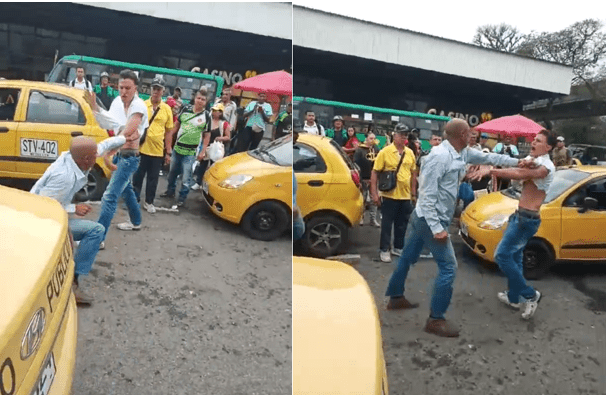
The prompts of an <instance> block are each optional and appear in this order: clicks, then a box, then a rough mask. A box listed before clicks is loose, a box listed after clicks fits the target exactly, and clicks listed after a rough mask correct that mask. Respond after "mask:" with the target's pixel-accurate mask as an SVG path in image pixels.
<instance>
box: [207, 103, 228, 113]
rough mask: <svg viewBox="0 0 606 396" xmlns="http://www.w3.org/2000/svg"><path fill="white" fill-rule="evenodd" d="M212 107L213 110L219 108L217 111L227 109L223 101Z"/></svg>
mask: <svg viewBox="0 0 606 396" xmlns="http://www.w3.org/2000/svg"><path fill="white" fill-rule="evenodd" d="M210 109H211V110H217V111H225V107H224V106H223V103H217V104H215V105H214V106H213V107H211V108H210Z"/></svg>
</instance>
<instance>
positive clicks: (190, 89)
mask: <svg viewBox="0 0 606 396" xmlns="http://www.w3.org/2000/svg"><path fill="white" fill-rule="evenodd" d="M78 66H80V67H84V70H85V73H86V79H88V80H89V81H90V82H91V83H92V84H93V86H95V85H97V84H99V81H100V75H101V73H102V72H107V73H108V74H109V83H110V85H111V86H112V87H113V88H116V89H117V88H118V76H119V74H120V72H121V71H122V70H124V69H130V70H132V71H134V72H135V73H137V75H138V76H139V96H140V97H141V98H142V99H147V98H149V96H150V94H151V82H152V80H153V79H154V78H156V77H162V79H163V80H164V81H165V82H166V90H165V91H164V94H165V95H167V96H168V95H172V94H173V92H174V90H175V88H176V87H179V88H181V99H183V102H184V103H189V102H190V99H191V98H193V95H194V94H195V93H196V91H198V90H199V89H200V88H201V87H203V86H205V87H206V89H207V90H208V97H209V99H210V98H214V97H219V96H220V95H221V90H222V89H223V84H224V79H223V77H220V76H212V75H210V74H203V73H194V72H189V71H185V70H177V69H168V68H165V67H157V66H149V65H141V64H138V63H128V62H120V61H114V60H109V59H101V58H93V57H91V56H82V55H69V56H65V57H63V58H61V59H60V60H59V62H57V64H56V65H55V67H53V70H52V71H51V72H50V74H49V77H48V82H54V83H60V84H69V82H70V81H71V80H73V79H74V78H76V68H77V67H78ZM209 102H212V101H211V100H209Z"/></svg>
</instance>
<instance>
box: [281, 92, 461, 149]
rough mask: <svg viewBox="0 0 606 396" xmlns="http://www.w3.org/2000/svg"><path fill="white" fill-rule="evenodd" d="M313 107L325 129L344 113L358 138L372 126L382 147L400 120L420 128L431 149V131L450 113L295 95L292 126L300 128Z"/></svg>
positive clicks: (423, 144)
mask: <svg viewBox="0 0 606 396" xmlns="http://www.w3.org/2000/svg"><path fill="white" fill-rule="evenodd" d="M310 110H311V111H313V112H314V113H315V116H316V122H317V123H319V124H320V125H322V126H323V127H324V128H326V129H332V127H333V125H332V120H333V117H335V116H341V117H343V121H344V122H345V127H350V126H353V127H354V128H356V136H357V138H358V140H360V141H361V142H363V141H364V140H365V139H366V137H365V136H366V134H367V133H368V131H369V129H370V130H371V131H372V132H374V133H375V135H376V137H377V139H378V140H379V148H383V147H384V146H385V145H386V144H387V143H388V141H387V138H388V136H390V134H391V132H392V131H393V130H394V126H395V125H396V124H399V123H403V124H406V125H408V127H410V128H411V129H412V128H417V129H418V130H419V137H420V139H421V148H422V149H423V150H429V148H430V147H431V146H430V145H429V140H430V139H431V135H432V133H436V132H437V133H441V132H442V131H443V130H444V125H445V124H446V123H447V122H448V121H449V120H450V118H449V117H444V116H438V115H433V114H425V113H418V112H413V111H403V110H395V109H385V108H380V107H373V106H366V105H359V104H351V103H344V102H335V101H329V100H323V99H315V98H303V97H300V96H295V97H293V126H294V127H295V128H297V126H298V128H299V129H301V128H302V126H303V123H304V122H305V113H306V112H307V111H310Z"/></svg>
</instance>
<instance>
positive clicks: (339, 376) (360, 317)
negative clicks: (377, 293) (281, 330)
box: [292, 256, 388, 395]
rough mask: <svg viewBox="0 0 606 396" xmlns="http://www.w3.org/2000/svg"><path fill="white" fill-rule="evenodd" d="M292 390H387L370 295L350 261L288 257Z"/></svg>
mask: <svg viewBox="0 0 606 396" xmlns="http://www.w3.org/2000/svg"><path fill="white" fill-rule="evenodd" d="M292 299H293V312H292V313H293V319H292V323H293V326H292V327H293V350H292V357H293V366H292V373H293V394H295V395H307V394H312V395H356V394H363V395H381V394H388V383H387V371H386V366H385V359H384V357H383V341H382V337H381V325H380V322H379V315H378V313H377V307H376V306H375V300H374V297H373V295H372V293H371V291H370V288H369V287H368V284H367V283H366V281H365V280H364V278H363V277H362V276H361V275H360V274H359V273H358V272H357V271H356V270H355V269H353V268H352V267H351V266H349V265H347V264H344V263H341V262H338V261H329V260H320V259H314V258H307V257H296V256H295V257H293V289H292Z"/></svg>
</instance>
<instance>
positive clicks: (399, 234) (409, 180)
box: [370, 124, 417, 263]
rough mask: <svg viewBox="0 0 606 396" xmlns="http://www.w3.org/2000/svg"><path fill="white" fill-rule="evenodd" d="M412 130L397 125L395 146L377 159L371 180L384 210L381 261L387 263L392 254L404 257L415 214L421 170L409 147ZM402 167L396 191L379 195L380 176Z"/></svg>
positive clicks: (373, 189)
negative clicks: (411, 216) (407, 136)
mask: <svg viewBox="0 0 606 396" xmlns="http://www.w3.org/2000/svg"><path fill="white" fill-rule="evenodd" d="M409 132H410V128H409V127H408V126H406V125H404V124H398V125H396V128H395V131H394V133H393V143H392V144H390V145H388V146H385V147H384V148H383V149H382V150H381V151H380V152H379V155H377V158H376V159H375V163H374V166H373V168H372V174H371V178H370V183H371V193H372V199H373V201H374V203H375V204H376V205H377V206H380V207H381V217H382V218H381V243H380V247H379V249H380V257H381V261H383V262H385V263H390V262H391V254H393V255H394V256H400V254H402V248H403V247H404V236H405V234H406V226H407V225H408V218H409V217H410V213H411V212H412V210H413V206H412V200H416V191H417V186H416V180H415V178H414V177H413V174H414V172H415V171H416V169H417V165H416V163H417V159H416V157H415V154H414V153H413V151H412V150H411V149H409V148H408V147H406V135H407V134H408V133H409ZM402 155H403V156H404V158H403V159H402V164H401V165H400V169H399V170H398V174H397V178H396V180H397V182H396V187H395V188H394V189H393V190H391V191H379V190H378V180H379V172H383V171H395V170H396V169H397V168H398V164H399V163H400V158H401V157H402ZM392 227H393V229H394V233H393V234H394V239H393V248H392V249H391V254H390V251H389V247H390V239H391V229H392Z"/></svg>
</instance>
